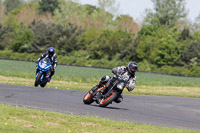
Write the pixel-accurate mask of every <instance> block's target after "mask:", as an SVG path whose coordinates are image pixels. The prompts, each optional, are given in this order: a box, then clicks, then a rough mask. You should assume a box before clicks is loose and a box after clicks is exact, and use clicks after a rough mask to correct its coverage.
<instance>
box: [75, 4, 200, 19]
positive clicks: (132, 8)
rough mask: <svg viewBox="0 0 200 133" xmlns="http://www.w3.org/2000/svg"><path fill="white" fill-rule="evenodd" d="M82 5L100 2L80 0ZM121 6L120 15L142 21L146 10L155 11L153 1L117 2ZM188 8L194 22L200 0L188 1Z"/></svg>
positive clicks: (189, 15)
mask: <svg viewBox="0 0 200 133" xmlns="http://www.w3.org/2000/svg"><path fill="white" fill-rule="evenodd" d="M79 1H80V3H82V4H91V5H97V3H98V0H79ZM116 1H117V2H118V3H119V4H120V10H119V12H120V14H128V15H130V16H131V17H133V18H134V20H141V19H142V16H144V13H145V9H146V8H150V9H153V3H152V2H151V0H116ZM186 8H187V9H188V10H189V13H188V18H189V19H190V20H192V21H194V20H195V18H196V17H197V16H198V15H199V14H200V0H186Z"/></svg>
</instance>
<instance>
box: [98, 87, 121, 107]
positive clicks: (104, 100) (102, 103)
mask: <svg viewBox="0 0 200 133" xmlns="http://www.w3.org/2000/svg"><path fill="white" fill-rule="evenodd" d="M117 96H118V94H117V92H114V91H113V92H112V93H111V94H110V96H109V97H107V98H102V99H101V101H100V103H99V106H100V107H106V106H107V105H108V104H110V103H112V101H114V100H115V99H116V98H117Z"/></svg>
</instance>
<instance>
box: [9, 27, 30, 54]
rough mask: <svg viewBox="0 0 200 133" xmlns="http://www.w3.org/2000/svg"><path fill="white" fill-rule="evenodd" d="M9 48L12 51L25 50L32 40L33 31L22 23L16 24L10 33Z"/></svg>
mask: <svg viewBox="0 0 200 133" xmlns="http://www.w3.org/2000/svg"><path fill="white" fill-rule="evenodd" d="M12 36H13V37H12V39H11V42H10V48H11V49H12V50H13V51H14V52H27V51H28V48H29V46H30V45H31V43H32V42H33V40H34V34H33V32H32V31H31V30H30V29H29V28H28V27H27V26H24V25H18V26H17V27H16V28H15V30H14V32H13V33H12Z"/></svg>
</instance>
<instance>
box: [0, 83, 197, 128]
mask: <svg viewBox="0 0 200 133" xmlns="http://www.w3.org/2000/svg"><path fill="white" fill-rule="evenodd" d="M85 94H86V91H75V90H61V89H52V88H40V87H26V86H15V85H5V84H0V104H7V105H13V106H19V107H25V108H31V109H40V110H48V111H54V112H61V113H69V114H73V115H84V116H95V117H100V118H106V119H111V120H118V121H130V122H135V123H142V124H150V125H157V126H165V127H172V128H182V129H191V130H196V131H200V99H198V98H183V97H171V96H138V95H123V96H124V101H123V102H122V103H119V104H117V103H113V104H110V105H108V106H107V107H106V108H101V107H98V105H97V104H96V103H93V104H91V105H85V104H84V103H83V102H82V100H83V97H84V95H85Z"/></svg>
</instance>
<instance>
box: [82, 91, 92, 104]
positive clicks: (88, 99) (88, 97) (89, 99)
mask: <svg viewBox="0 0 200 133" xmlns="http://www.w3.org/2000/svg"><path fill="white" fill-rule="evenodd" d="M93 98H94V95H93V94H92V93H90V92H88V93H87V94H86V95H85V96H84V97H83V103H85V104H91V103H93V102H94V100H93Z"/></svg>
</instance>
